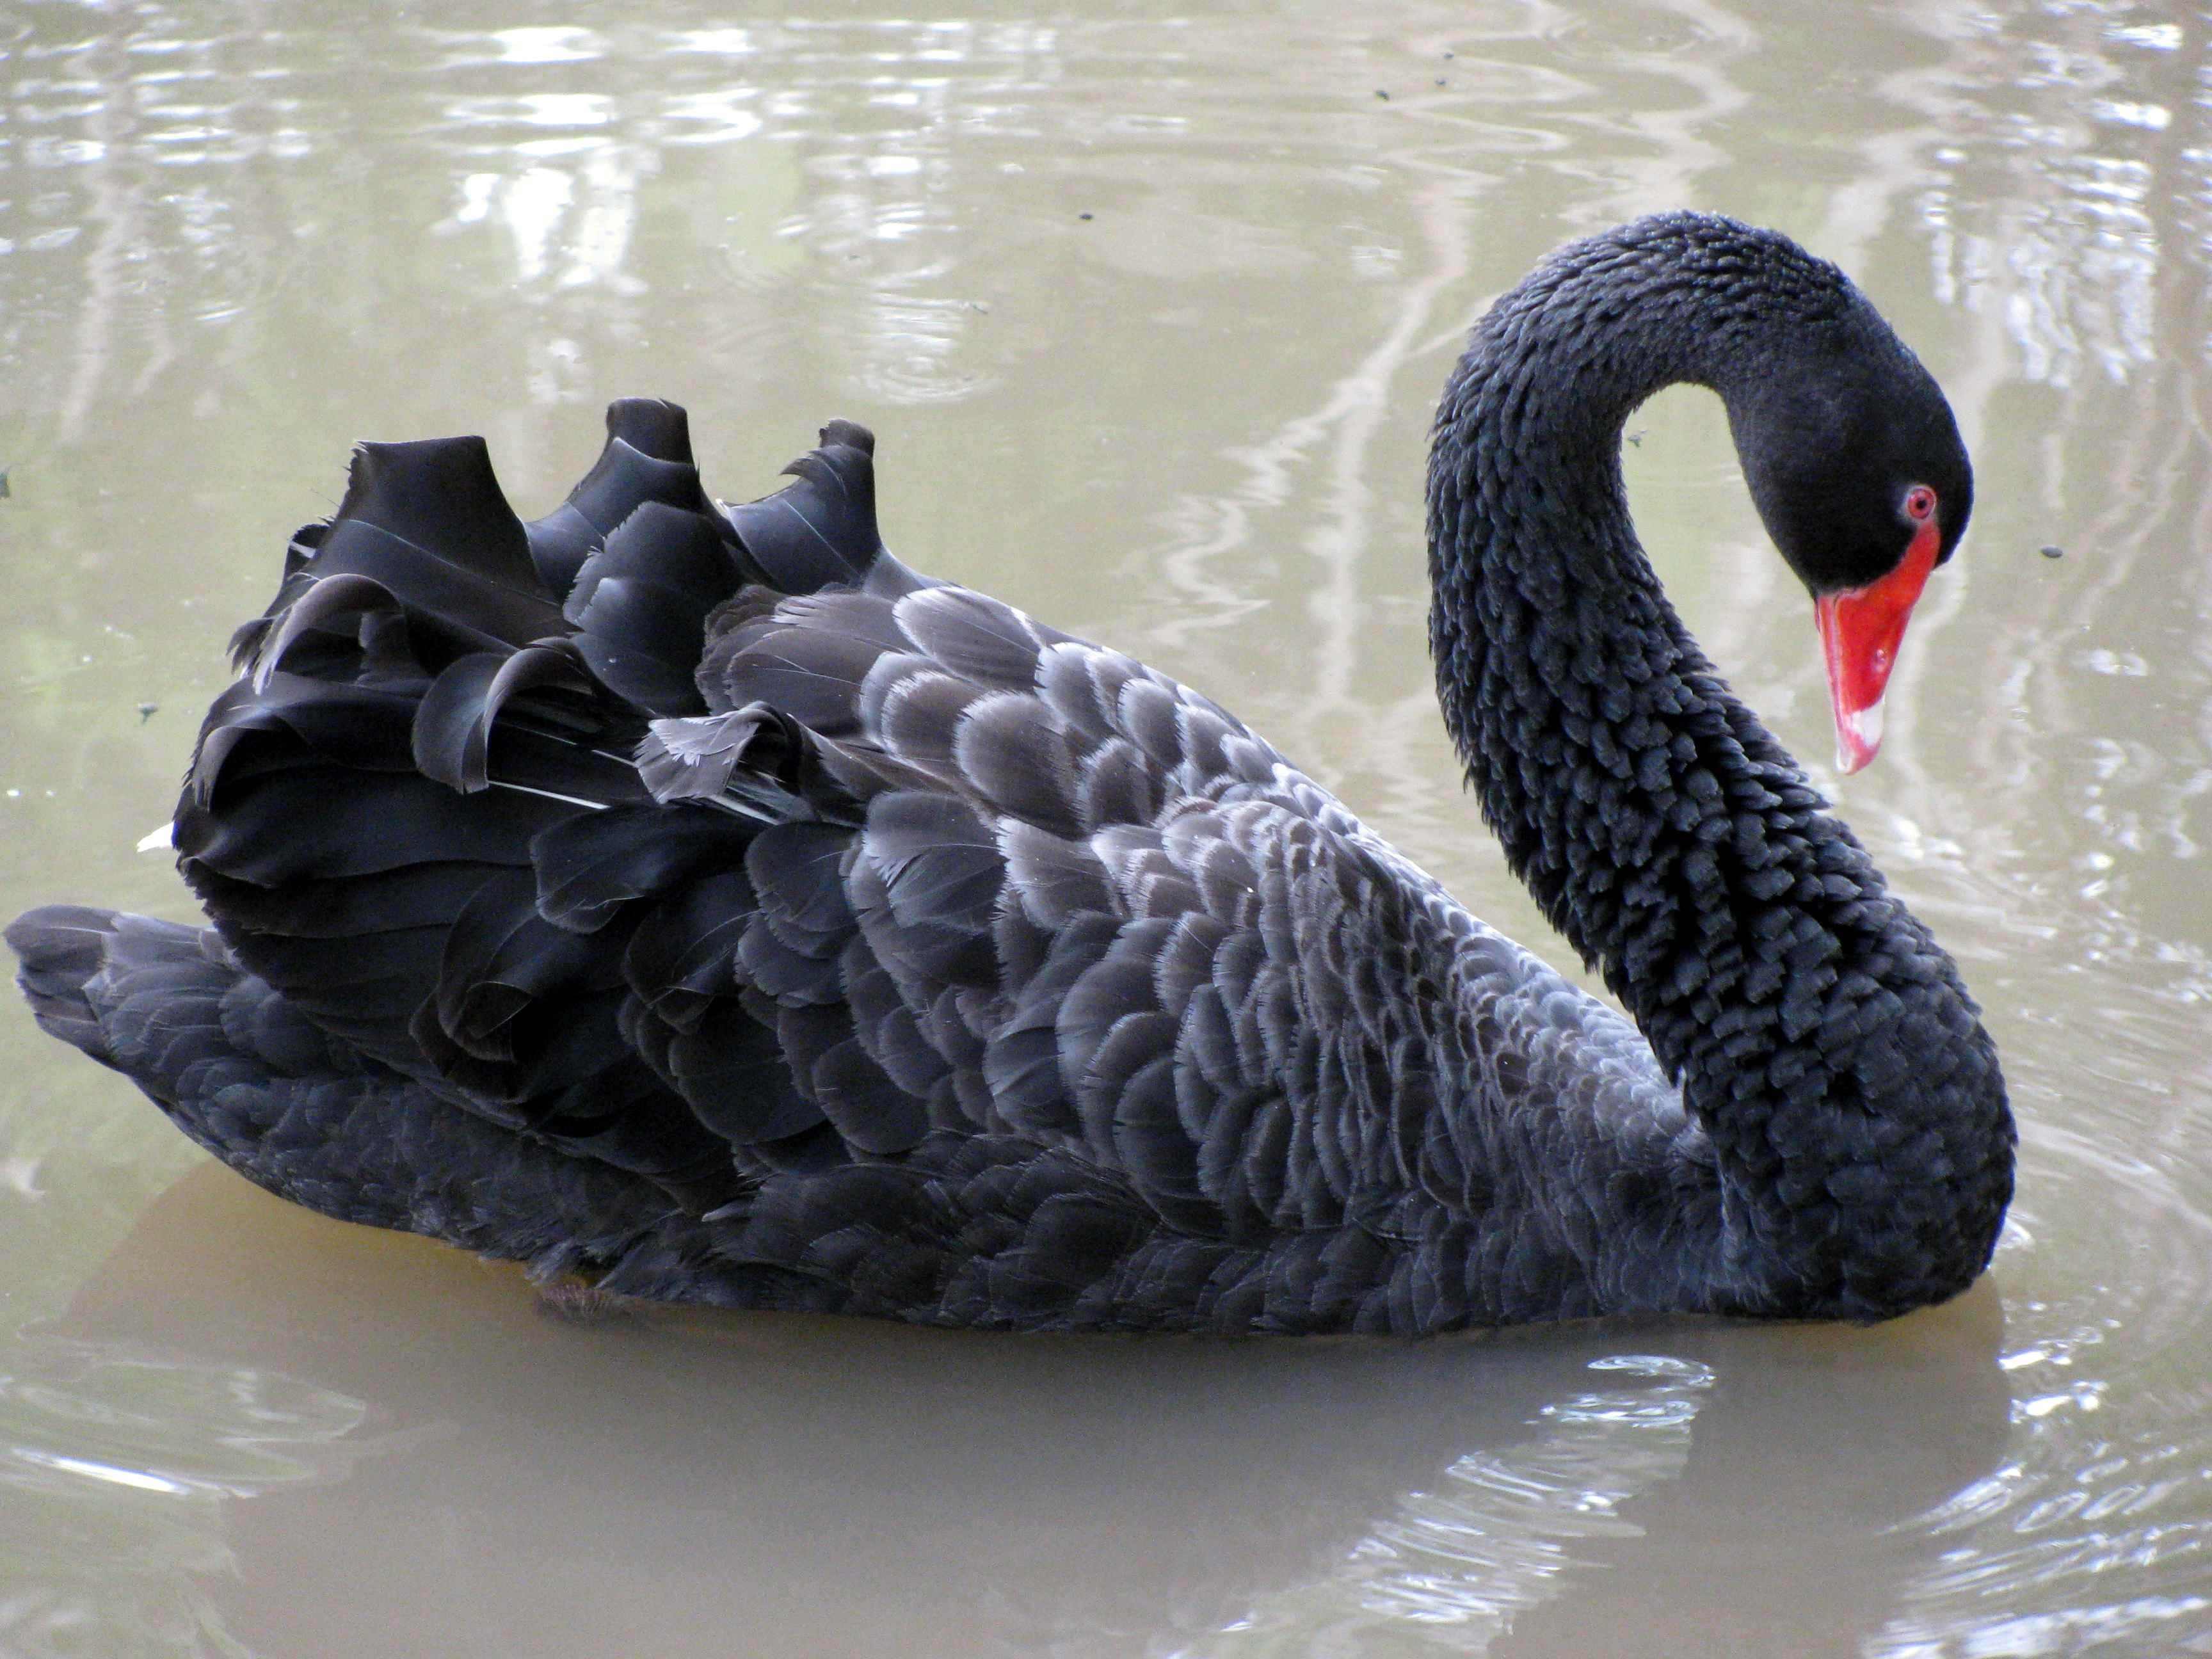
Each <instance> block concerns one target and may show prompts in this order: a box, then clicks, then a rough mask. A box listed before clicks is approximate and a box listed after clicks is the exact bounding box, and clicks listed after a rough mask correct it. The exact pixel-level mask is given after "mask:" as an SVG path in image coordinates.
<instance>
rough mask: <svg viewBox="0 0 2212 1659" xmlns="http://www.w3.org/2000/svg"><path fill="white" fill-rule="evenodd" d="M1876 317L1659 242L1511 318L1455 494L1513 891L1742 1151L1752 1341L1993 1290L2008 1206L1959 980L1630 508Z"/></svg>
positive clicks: (1464, 594)
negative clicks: (1733, 681)
mask: <svg viewBox="0 0 2212 1659" xmlns="http://www.w3.org/2000/svg"><path fill="white" fill-rule="evenodd" d="M1864 308H1865V302H1864V301H1863V300H1862V299H1860V298H1859V297H1858V295H1857V293H1856V291H1855V290H1854V289H1851V287H1850V284H1849V283H1848V282H1847V281H1846V280H1845V279H1844V277H1843V276H1842V275H1841V273H1839V272H1838V271H1837V270H1835V269H1834V268H1833V267H1832V266H1829V265H1826V264H1823V263H1821V262H1820V261H1817V260H1814V259H1813V258H1810V257H1808V255H1806V254H1805V253H1803V252H1802V251H1800V250H1799V249H1797V248H1796V246H1795V245H1794V244H1791V243H1790V242H1788V241H1786V240H1784V239H1782V238H1780V237H1778V236H1775V235H1773V234H1771V233H1765V232H1759V231H1753V230H1750V229H1748V228H1745V227H1742V226H1740V225H1735V224H1733V223H1731V222H1728V221H1724V220H1717V219H1712V218H1709V217H1705V216H1693V215H1687V214H1677V215H1669V216H1662V217H1659V218H1656V219H1648V220H1644V221H1642V222H1638V224H1635V225H1632V226H1629V227H1626V228H1623V229H1622V230H1619V231H1615V232H1613V233H1610V234H1607V235H1606V236H1603V237H1601V238H1597V239H1595V240H1592V241H1589V242H1585V243H1582V244H1579V245H1577V246H1574V247H1571V248H1569V249H1567V250H1565V251H1564V252H1562V253H1561V254H1559V255H1558V256H1555V258H1553V260H1552V261H1550V262H1548V263H1547V264H1545V265H1544V266H1543V267H1541V268H1540V269H1539V270H1537V271H1536V272H1535V273H1534V275H1533V276H1530V277H1529V278H1528V280H1527V281H1526V282H1524V283H1522V285H1521V286H1520V287H1519V288H1517V289H1515V290H1514V291H1513V292H1512V293H1510V294H1509V295H1506V296H1505V297H1504V299H1502V300H1500V301H1498V304H1497V306H1496V307H1494V308H1493V309H1492V312H1491V313H1490V314H1489V315H1488V316H1487V317H1486V319H1484V321H1483V322H1482V324H1481V325H1479V326H1478V328H1477V330H1476V332H1475V336H1474V342H1473V343H1472V344H1471V346H1470V348H1469V349H1468V353H1467V356H1466V357H1465V358H1464V359H1463V360H1462V362H1461V364H1460V367H1459V368H1458V370H1457V371H1456V372H1455V374H1454V376H1453V378H1452V380H1451V382H1450V385H1449V387H1448V389H1447V391H1446V393H1445V397H1444V401H1443V407H1442V409H1441V410H1440V411H1439V413H1438V416H1437V441H1436V447H1435V452H1434V455H1433V459H1432V460H1431V468H1430V477H1429V520H1430V523H1429V530H1430V549H1431V554H1430V557H1431V576H1432V578H1433V580H1434V584H1435V595H1436V597H1435V606H1434V610H1433V611H1432V612H1431V644H1432V647H1433V649H1434V652H1435V654H1436V660H1437V676H1438V682H1439V687H1440V690H1441V693H1442V696H1443V706H1444V709H1445V715H1446V720H1447V722H1448V724H1449V726H1450V729H1451V732H1452V736H1453V738H1454V739H1455V742H1456V743H1457V744H1458V747H1459V750H1460V754H1461V756H1462V759H1463V760H1464V761H1465V763H1466V765H1467V768H1468V777H1469V779H1470V781H1472V783H1473V784H1474V788H1475V790H1476V792H1477V793H1478V795H1479V796H1480V800H1481V803H1482V808H1483V812H1484V816H1485V817H1486V818H1487V819H1488V821H1489V822H1490V823H1491V825H1492V828H1493V829H1495V830H1496V831H1497V833H1498V836H1499V837H1500V838H1501V840H1502V841H1503V842H1504V845H1505V849H1506V854H1507V856H1508V858H1509V860H1510V862H1511V864H1512V866H1513V868H1514V870H1515V871H1516V873H1518V874H1519V875H1520V876H1521V877H1522V879H1523V880H1524V881H1526V882H1527V883H1528V886H1529V887H1530V889H1531V890H1532V891H1533V892H1534V894H1535V896H1536V897H1537V899H1538V901H1539V902H1540V903H1541V905H1542V906H1543V908H1544V909H1545V911H1546V913H1547V915H1549V916H1550V917H1551V919H1552V921H1553V923H1554V924H1555V925H1556V926H1557V927H1559V929H1560V930H1561V931H1562V932H1563V933H1565V935H1566V936H1567V938H1568V939H1570V940H1571V942H1572V943H1573V945H1574V946H1575V948H1576V949H1577V951H1580V952H1581V953H1582V955H1583V957H1584V959H1585V960H1586V961H1589V962H1590V963H1593V964H1595V965H1596V966H1597V967H1598V968H1600V969H1601V971H1602V972H1603V974H1604V976H1605V980H1606V982H1607V985H1608V986H1610V987H1612V989H1613V992H1614V993H1615V994H1617V995H1619V996H1620V998H1621V1000H1622V1001H1623V1002H1624V1003H1625V1004H1626V1006H1627V1007H1628V1009H1629V1010H1630V1012H1632V1014H1633V1015H1634V1017H1635V1018H1636V1019H1637V1021H1638V1024H1640V1025H1641V1027H1642V1028H1643V1030H1644V1035H1645V1036H1646V1037H1647V1038H1648V1039H1649V1040H1650V1043H1651V1046H1652V1049H1653V1051H1654V1053H1655V1054H1656V1056H1657V1057H1658V1060H1659V1061H1660V1063H1661V1065H1662V1066H1664V1068H1665V1069H1666V1071H1667V1073H1668V1075H1669V1076H1670V1077H1673V1078H1674V1079H1678V1080H1679V1081H1680V1084H1681V1085H1682V1089H1683V1093H1684V1098H1685V1101H1686V1104H1687V1105H1688V1107H1689V1109H1690V1110H1691V1111H1692V1113H1694V1114H1695V1115H1696V1116H1697V1117H1698V1119H1699V1121H1700V1122H1701V1123H1702V1124H1703V1126H1704V1127H1705V1130H1706V1132H1707V1133H1708V1135H1709V1137H1710V1138H1711V1142H1712V1145H1713V1146H1714V1149H1715V1152H1716V1153H1717V1157H1718V1159H1719V1162H1720V1167H1721V1178H1722V1185H1723V1194H1724V1197H1723V1207H1724V1210H1725V1211H1726V1225H1727V1226H1728V1228H1729V1239H1728V1245H1727V1255H1728V1256H1729V1261H1730V1268H1731V1273H1730V1277H1731V1279H1732V1280H1734V1281H1735V1285H1736V1286H1737V1288H1735V1289H1730V1290H1728V1291H1724V1292H1723V1293H1722V1294H1720V1295H1718V1296H1717V1297H1716V1305H1717V1306H1718V1307H1721V1308H1723V1309H1724V1310H1740V1311H1746V1312H1766V1313H1795V1314H1806V1315H1831V1316H1832V1315H1843V1316H1859V1317H1867V1316H1881V1315H1885V1314H1888V1313H1893V1312H1897V1311H1900V1310H1903V1309H1904V1308H1906V1307H1911V1306H1917V1305H1920V1304H1924V1303H1927V1302H1930V1301H1935V1300H1938V1299H1941V1298H1942V1297H1946V1296H1948V1295H1950V1294H1953V1293H1954V1292H1955V1291H1958V1290H1960V1289H1962V1288H1964V1286H1965V1285H1966V1284H1967V1283H1969V1282H1970V1281H1971V1280H1972V1279H1973V1278H1974V1277H1975V1275H1976V1274H1978V1273H1979V1272H1980V1271H1981V1269H1982V1267H1984V1265H1985V1264H1986V1263H1987V1261H1988V1258H1989V1254H1990V1250H1991V1249H1992V1248H1993V1247H1994V1244H1995V1241H1996V1232H1997V1228H1998V1226H1999V1225H2000V1223H2001V1221H2002V1215H2003V1211H2004V1206H2005V1204H2006V1202H2007V1201H2008V1199H2009V1196H2010V1193H2011V1184H2012V1141H2013V1130H2012V1121H2011V1117H2010V1114H2009V1112H2008V1108H2007V1105H2006V1101H2005V1094H2004V1085H2003V1082H2002V1078H2001V1076H2000V1075H1999V1073H1998V1069H1997V1064H1996V1051H1995V1048H1994V1046H1993V1045H1992V1044H1991V1043H1990V1039H1989V1038H1988V1036H1986V1034H1985V1033H1984V1031H1983V1030H1982V1028H1981V1026H1980V1024H1979V1023H1978V1019H1977V1018H1976V1014H1977V1010H1976V1009H1975V1006H1974V1005H1973V1003H1972V1000H1971V999H1970V998H1969V997H1968V996H1967V994H1966V990H1965V987H1963V986H1962V985H1961V984H1960V980H1959V976H1958V973H1957V970H1956V969H1955V968H1954V966H1953V964H1952V963H1951V961H1950V959H1949V957H1947V956H1945V955H1944V954H1943V952H1942V951H1941V950H1940V949H1938V948H1937V946H1936V944H1935V943H1934V941H1933V940H1932V939H1930V937H1929V933H1928V931H1927V929H1926V928H1925V927H1923V926H1922V925H1921V923H1920V922H1919V921H1917V919H1916V918H1915V917H1914V916H1912V915H1911V914H1910V913H1909V912H1908V911H1906V910H1905V908H1904V907H1903V906H1902V905H1901V904H1899V902H1897V901H1896V900H1895V899H1894V898H1893V897H1892V896H1890V895H1889V893H1888V892H1887V888H1886V884H1885V883H1884V882H1883V879H1882V877H1881V872H1879V871H1878V870H1876V869H1875V866H1874V864H1873V861H1872V860H1870V859H1869V857H1868V856H1867V854H1866V852H1865V850H1864V849H1863V848H1862V847H1861V846H1860V845H1859V843H1858V842H1857V839H1856V838H1855V837H1854V836H1852V835H1851V833H1850V830H1849V829H1846V828H1845V827H1844V825H1843V824H1842V823H1839V822H1838V821H1837V820H1835V819H1833V818H1832V817H1826V815H1825V814H1824V813H1823V812H1822V811H1821V808H1822V806H1823V805H1824V803H1823V802H1822V801H1821V799H1820V797H1819V795H1818V794H1817V793H1815V792H1814V790H1813V789H1812V787H1810V786H1809V785H1808V782H1807V781H1806V780H1805V777H1804V775H1803V774H1802V771H1801V770H1800V769H1799V768H1798V767H1797V765H1796V763H1795V762H1794V761H1793V760H1791V758H1790V756H1789V755H1788V754H1787V753H1786V752H1785V751H1784V750H1783V748H1782V747H1781V745H1780V744H1778V743H1777V742H1776V741H1775V739H1774V738H1772V737H1771V735H1770V734H1769V733H1768V732H1766V730H1765V728H1764V727H1763V726H1761V725H1760V724H1759V721H1758V720H1757V719H1756V717H1755V716H1753V714H1752V713H1751V712H1750V710H1748V709H1747V708H1745V707H1744V706H1743V705H1742V704H1741V702H1738V701H1737V700H1736V699H1735V696H1733V694H1732V693H1731V692H1730V691H1729V689H1728V687H1727V686H1726V685H1725V684H1723V682H1722V680H1721V679H1720V678H1719V677H1718V676H1717V674H1716V673H1715V672H1714V671H1713V670H1712V667H1711V665H1710V664H1709V663H1708V662H1707V661H1706V659H1705V656H1704V654H1703V653H1701V652H1700V651H1699V648H1698V646H1697V644H1696V642H1695V641H1692V639H1691V638H1690V636H1689V635H1688V634H1687V632H1686V630H1685V629H1683V627H1682V625H1681V623H1680V620H1679V619H1678V618H1677V617H1676V616H1675V615H1674V610H1673V608H1672V607H1671V606H1670V605H1668V602H1667V599H1666V597H1665V595H1664V594H1663V593H1662V592H1661V590H1660V587H1659V584H1658V581H1657V579H1656V576H1655V575H1654V574H1653V572H1652V570H1651V568H1650V563H1649V562H1648V561H1647V560H1646V559H1645V557H1644V554H1643V551H1642V550H1641V548H1640V547H1639V546H1638V544H1637V541H1636V538H1635V534H1634V532H1633V530H1632V526H1631V525H1630V522H1629V517H1628V510H1627V502H1626V494H1625V492H1624V490H1623V488H1622V482H1621V476H1620V449H1619V446H1620V430H1621V427H1622V424H1623V422H1625V421H1626V417H1627V416H1628V415H1629V414H1630V413H1631V412H1632V410H1634V409H1635V407H1636V406H1637V405H1638V404H1640V403H1641V402H1643V401H1644V399H1645V398H1648V397H1650V395H1652V394H1653V393H1654V392H1657V391H1659V390H1660V389H1661V388H1662V387H1663V386H1668V385H1671V384H1674V383H1676V382H1680V381H1689V382H1692V383H1696V384H1700V385H1705V386H1711V387H1712V388H1713V389H1715V390H1716V391H1718V392H1720V393H1721V394H1722V396H1723V398H1728V399H1729V401H1730V404H1731V407H1732V409H1733V408H1734V407H1735V404H1736V402H1737V397H1736V394H1737V393H1738V392H1739V391H1740V390H1742V389H1747V388H1749V387H1750V386H1752V384H1753V383H1754V382H1756V381H1759V380H1765V378H1766V377H1771V376H1775V375H1778V374H1788V373H1789V370H1790V362H1791V360H1792V357H1793V355H1796V354H1795V353H1794V351H1793V345H1792V342H1793V340H1795V339H1796V338H1799V337H1816V336H1817V335H1818V334H1819V332H1820V331H1821V330H1822V329H1824V328H1827V327H1831V326H1832V325H1835V323H1836V319H1840V318H1844V317H1847V316H1850V315H1851V314H1852V313H1855V312H1856V313H1859V314H1860V315H1861V316H1862V317H1863V314H1864ZM1739 436H1741V431H1740V432H1739Z"/></svg>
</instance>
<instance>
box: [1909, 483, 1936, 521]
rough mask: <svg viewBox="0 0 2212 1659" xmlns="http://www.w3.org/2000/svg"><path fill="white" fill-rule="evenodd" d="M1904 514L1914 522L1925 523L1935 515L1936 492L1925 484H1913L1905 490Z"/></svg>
mask: <svg viewBox="0 0 2212 1659" xmlns="http://www.w3.org/2000/svg"><path fill="white" fill-rule="evenodd" d="M1935 516H1936V492H1935V491H1934V490H1932V489H1929V487H1928V486H1927V485H1926V484H1915V485H1913V486H1912V488H1911V489H1908V490H1906V491H1905V517H1906V518H1908V519H1910V520H1912V522H1913V523H1915V524H1926V523H1927V522H1928V520H1930V519H1932V518H1934V517H1935Z"/></svg>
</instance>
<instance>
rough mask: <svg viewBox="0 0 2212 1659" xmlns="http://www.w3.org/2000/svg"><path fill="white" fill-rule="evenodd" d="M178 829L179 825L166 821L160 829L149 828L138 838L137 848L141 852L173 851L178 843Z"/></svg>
mask: <svg viewBox="0 0 2212 1659" xmlns="http://www.w3.org/2000/svg"><path fill="white" fill-rule="evenodd" d="M176 831H177V826H176V825H175V824H174V823H165V824H163V825H162V826H161V828H160V829H149V830H148V831H147V832H146V834H144V835H143V836H140V837H139V838H138V847H137V850H138V851H139V852H141V853H167V852H173V851H174V850H175V848H176V845H177V835H176Z"/></svg>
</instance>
